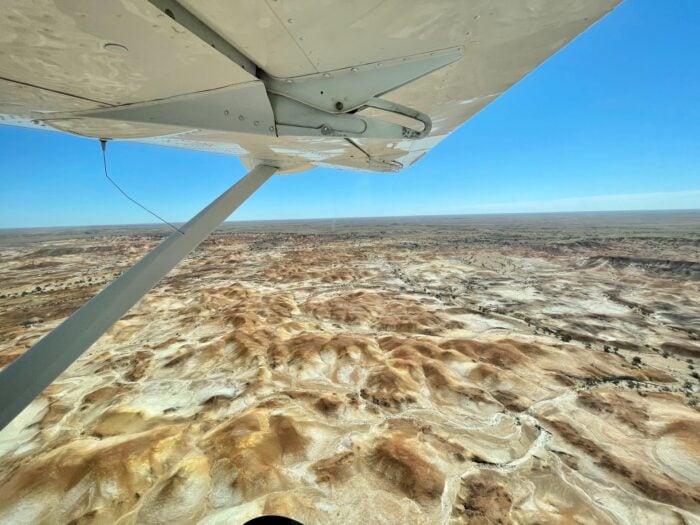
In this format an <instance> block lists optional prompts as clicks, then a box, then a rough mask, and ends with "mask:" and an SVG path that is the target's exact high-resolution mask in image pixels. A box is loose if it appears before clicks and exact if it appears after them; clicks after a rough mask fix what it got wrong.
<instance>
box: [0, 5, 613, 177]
mask: <svg viewBox="0 0 700 525" xmlns="http://www.w3.org/2000/svg"><path fill="white" fill-rule="evenodd" d="M618 1H619V0H585V1H582V0H532V1H522V0H499V1H496V2H494V1H490V0H472V1H465V0H441V1H418V0H415V1H414V0H410V1H407V0H342V1H341V0H324V1H320V2H319V1H315V0H313V1H312V0H296V1H291V0H278V1H273V0H265V1H263V0H245V1H243V0H239V1H230V2H229V1H224V0H181V1H179V5H181V6H182V7H183V8H184V9H186V10H188V11H189V12H190V13H192V15H194V16H195V17H196V20H197V21H198V23H199V22H201V23H202V24H204V25H205V26H206V27H207V28H208V29H210V30H211V31H213V32H215V33H216V35H218V36H219V37H221V38H222V39H224V40H225V41H226V43H227V44H230V46H232V48H233V49H235V50H237V51H238V52H240V53H241V54H242V55H244V56H245V57H246V58H247V59H248V60H249V61H250V62H251V63H252V64H254V67H253V68H251V67H243V66H240V65H238V64H235V63H234V62H232V61H231V60H229V59H227V57H226V56H224V55H223V54H222V52H221V50H220V49H216V47H215V46H213V45H212V44H211V43H210V42H209V43H208V42H206V41H205V40H202V38H200V37H199V36H198V35H197V34H195V33H193V32H192V31H190V30H189V29H188V26H187V24H185V25H184V26H183V23H182V21H178V20H177V16H175V18H173V17H172V16H169V15H171V14H172V13H170V12H167V13H166V12H164V10H163V9H159V8H158V7H157V6H156V5H154V4H156V3H157V2H148V1H146V0H121V1H114V2H92V1H88V0H61V1H59V0H37V1H34V2H26V1H24V0H7V1H5V2H4V16H3V18H2V19H0V34H1V35H3V36H2V38H1V39H0V49H2V54H0V123H4V124H11V125H19V126H27V127H39V128H56V129H60V130H64V131H68V132H71V133H76V134H79V135H84V136H89V137H108V138H116V139H121V140H135V141H139V142H146V143H152V144H160V145H165V146H174V147H181V148H189V149H196V150H205V151H214V152H221V153H229V154H234V155H237V156H239V157H240V158H241V160H242V161H243V162H244V163H245V164H248V165H252V164H254V163H255V162H259V161H261V160H263V161H265V162H268V163H274V164H276V165H278V166H280V167H282V168H283V169H285V170H287V171H294V170H298V169H307V168H309V167H313V166H333V167H342V168H350V169H362V170H374V171H397V170H399V169H401V168H402V167H406V166H409V165H410V164H412V163H413V162H415V161H416V160H418V159H419V158H420V157H421V156H422V155H423V154H425V153H426V152H427V151H428V150H430V149H431V148H432V147H433V146H435V145H436V144H437V143H439V142H440V141H441V140H442V139H443V138H445V137H446V136H447V135H448V134H449V133H450V132H452V131H453V130H454V129H456V128H457V127H458V126H460V125H461V124H462V123H464V122H465V121H466V120H468V119H469V118H470V117H471V116H473V115H474V114H475V113H477V112H478V111H479V110H481V109H482V108H483V107H484V106H486V105H487V104H489V103H490V102H492V101H493V100H494V99H495V98H497V97H498V96H499V95H500V94H501V93H503V92H504V91H505V90H507V89H508V88H509V87H510V86H512V85H513V84H514V83H515V82H517V81H518V80H519V79H521V78H522V77H523V76H524V75H526V74H527V73H528V72H530V71H531V70H533V69H534V68H535V67H536V66H537V65H539V64H540V63H541V62H542V61H544V60H545V59H546V58H548V57H549V56H551V55H552V54H553V53H555V52H556V51H557V50H558V49H560V48H561V47H562V46H564V45H565V44H566V43H567V42H569V41H570V40H571V39H572V38H574V37H575V36H577V35H578V34H580V33H581V32H583V31H584V30H585V29H586V28H587V27H589V26H590V25H591V24H593V23H594V22H595V21H596V20H598V19H599V18H601V17H602V16H603V15H605V14H606V13H607V12H608V11H610V10H611V9H612V8H613V7H614V6H615V5H616V4H617V3H618ZM450 49H459V50H460V56H461V58H459V60H456V61H453V62H451V63H449V64H447V65H444V67H443V66H442V65H441V66H440V67H439V68H437V69H436V70H434V71H431V72H429V73H427V74H424V75H423V76H420V77H419V78H417V79H416V80H412V81H410V82H407V83H404V84H402V85H400V87H397V88H395V89H391V90H389V91H388V92H384V93H382V94H381V95H382V99H383V100H384V101H388V102H389V103H393V104H396V105H400V107H409V108H414V109H415V111H416V112H420V113H422V114H425V115H428V116H429V118H430V120H431V121H432V128H431V129H430V130H429V133H427V136H420V135H417V136H418V137H419V138H415V137H413V138H411V137H406V138H402V137H397V138H394V137H390V138H381V133H380V138H375V137H367V138H365V136H362V135H361V134H360V135H357V136H355V137H352V138H348V136H294V134H293V133H291V132H290V133H288V134H286V135H282V134H281V133H279V129H278V130H277V131H275V129H274V125H270V126H268V125H267V122H268V119H269V117H270V116H271V115H272V114H271V113H270V112H269V111H268V112H267V113H264V112H261V113H260V114H261V116H260V117H257V116H256V117H254V118H251V119H249V120H248V121H244V118H243V117H244V115H243V112H242V110H241V114H240V115H236V114H237V113H238V109H239V107H241V108H249V107H253V106H254V105H255V102H251V101H252V100H253V99H255V97H258V98H260V96H261V95H260V93H262V94H263V95H262V97H263V98H264V97H265V94H266V93H269V92H270V89H269V85H270V84H266V86H268V91H267V92H266V91H265V87H264V86H263V83H262V82H261V78H260V77H261V72H264V74H265V75H268V76H269V77H270V78H274V79H278V80H276V82H279V83H280V85H281V86H282V87H284V82H289V83H290V84H292V83H293V82H296V81H297V80H299V79H301V80H306V79H311V80H313V81H314V82H316V80H314V79H315V78H316V77H318V80H322V78H324V77H332V76H336V77H338V76H339V73H338V72H348V73H347V74H348V75H350V74H351V73H349V72H350V71H360V72H362V71H364V70H365V69H368V68H376V69H377V70H379V69H381V68H383V67H385V65H386V64H396V63H397V62H400V61H402V60H403V61H406V60H408V61H410V60H414V59H413V58H412V57H422V56H428V55H430V54H433V53H435V52H443V51H441V50H450ZM446 62H447V61H446ZM363 68H364V69H363ZM387 74H388V73H387ZM348 78H349V77H348ZM308 85H310V86H314V85H317V84H314V83H313V82H311V83H309V84H308ZM227 90H228V91H227ZM229 91H230V92H235V94H236V95H235V96H236V97H238V98H236V99H235V100H236V101H237V102H236V104H238V106H236V104H234V107H233V109H232V114H231V119H236V118H240V122H236V124H241V123H248V124H249V125H250V126H253V124H254V123H257V124H255V126H259V127H260V129H262V131H258V130H257V129H253V128H252V127H251V128H250V129H248V128H245V127H241V126H238V127H235V126H231V127H230V128H231V129H226V128H227V125H226V124H225V123H224V124H223V125H220V126H216V125H211V126H210V125H208V121H207V119H206V118H205V117H203V116H202V115H204V114H203V113H201V114H200V115H199V117H200V118H194V117H196V115H193V116H192V118H190V119H189V120H187V119H185V120H182V119H181V120H177V119H173V118H165V119H163V118H160V119H159V118H157V117H156V118H155V120H154V117H151V116H147V117H145V118H141V119H140V120H137V121H135V120H134V119H133V118H130V117H129V116H128V113H127V112H124V111H122V110H123V108H125V107H134V105H136V106H135V107H136V108H137V109H138V108H139V107H141V106H140V105H144V104H145V105H147V106H148V107H149V108H152V107H153V104H154V102H156V101H166V102H167V103H168V104H171V106H162V105H161V106H158V107H159V108H160V112H161V114H164V115H170V114H171V113H173V112H172V111H170V108H171V107H173V108H175V109H176V110H177V108H181V107H186V106H187V101H188V100H190V99H191V98H192V97H194V98H195V99H199V98H201V97H202V96H206V97H207V100H211V98H212V97H211V96H210V94H211V93H217V94H219V95H217V96H219V99H221V97H225V96H227V93H228V92H229ZM322 93H323V91H321V94H322ZM316 95H317V97H318V93H316ZM246 97H247V98H246ZM251 97H252V98H251ZM347 98H348V97H346V98H345V100H347ZM350 98H352V97H350ZM265 100H266V101H267V99H265ZM273 102H274V100H273ZM321 103H322V102H321ZM158 104H160V102H158ZM173 104H174V105H173ZM266 104H267V102H266ZM273 105H274V104H273ZM115 109H116V110H119V111H116V112H115V111H114V110H115ZM151 111H152V110H151ZM275 111H277V108H276V107H275ZM280 111H281V110H280ZM314 111H315V110H314ZM132 113H133V111H132ZM105 115H106V116H107V118H105ZM115 115H116V116H115ZM122 115H124V118H122ZM148 115H150V113H149V114H148ZM226 115H228V110H226ZM346 117H347V118H348V119H352V118H354V119H356V120H357V117H361V118H369V119H370V120H372V119H375V117H376V118H377V119H381V122H382V123H383V122H384V121H386V122H388V123H392V122H393V123H396V124H401V125H406V126H410V124H407V123H406V120H407V119H406V118H405V117H404V116H402V115H400V114H396V113H387V112H386V111H382V109H378V108H376V107H369V106H363V107H359V108H357V109H354V110H353V112H352V114H348V115H346ZM272 124H275V123H274V122H273V123H272ZM382 125H384V124H382ZM387 125H389V124H387ZM210 128H214V129H210ZM263 128H264V129H263ZM268 130H269V131H268ZM386 136H389V135H386Z"/></svg>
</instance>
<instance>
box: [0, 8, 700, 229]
mask: <svg viewBox="0 0 700 525" xmlns="http://www.w3.org/2000/svg"><path fill="white" fill-rule="evenodd" d="M699 28H700V0H673V1H667V2H661V1H659V0H626V1H624V2H623V3H622V5H621V6H620V7H618V8H617V9H616V10H615V11H614V12H613V13H612V14H610V15H609V16H608V17H607V18H605V19H604V20H602V21H601V22H599V23H598V24H596V25H595V26H594V27H593V28H591V29H590V30H589V31H588V32H586V33H584V34H583V35H582V36H580V37H579V38H577V39H576V40H575V41H574V42H572V43H571V44H570V45H569V46H568V47H566V48H565V49H564V50H562V51H561V52H559V53H558V54H557V55H555V56H554V57H552V58H551V59H550V60H548V61H547V62H546V63H545V64H544V65H542V66H541V67H540V68H538V69H536V70H535V71H534V72H533V73H531V74H530V75H529V76H527V77H526V78H525V79H523V80H522V81H521V82H520V83H518V84H516V86H515V87H513V88H512V89H511V90H510V91H508V92H507V93H506V94H504V95H503V96H502V97H500V98H499V99H497V100H496V101H495V102H493V103H492V104H491V105H490V106H488V107H487V108H486V109H485V110H484V111H482V112H481V113H479V114H478V115H477V116H476V117H474V118H473V119H472V120H470V121H469V122H467V123H466V124H465V125H464V126H463V127H462V128H460V129H459V130H457V131H456V132H454V133H453V134H452V135H450V136H449V137H448V138H447V139H446V140H445V141H443V142H442V143H441V144H440V145H439V146H437V147H436V148H435V149H434V150H432V151H431V152H430V153H429V154H428V155H426V156H425V157H424V158H423V159H422V160H421V161H420V162H419V163H418V164H417V165H415V166H414V167H411V168H409V169H407V170H405V171H402V172H401V173H399V174H398V175H385V174H371V173H368V174H365V173H357V172H351V171H341V170H329V169H318V170H314V171H311V172H308V173H304V174H295V175H286V176H278V177H275V178H273V179H272V180H271V181H270V182H268V183H267V184H266V185H265V186H263V188H262V189H261V190H260V191H259V192H258V193H257V194H255V195H254V196H253V197H252V198H251V199H250V200H249V201H248V202H247V203H246V204H244V205H243V206H242V207H241V208H240V209H239V211H238V212H236V213H235V214H234V215H233V216H232V219H245V220H250V219H284V218H306V217H329V218H339V217H350V216H381V215H423V214H455V213H491V212H519V211H523V212H535V211H583V210H614V209H672V208H675V209H689V208H700V100H699V98H700V29H699ZM109 161H110V165H111V173H112V175H113V176H114V178H115V179H117V180H118V181H119V182H120V184H121V185H122V186H123V187H124V188H125V189H126V190H127V191H128V192H130V193H131V194H132V195H133V196H134V197H136V198H137V199H139V200H140V201H141V202H143V203H144V204H146V205H147V206H149V207H151V208H152V209H153V210H154V211H156V212H157V213H159V214H160V215H162V216H164V217H165V218H166V219H168V220H170V221H185V220H187V219H189V218H190V217H191V216H192V215H194V214H195V213H196V212H197V211H198V210H199V209H201V208H202V207H203V206H205V205H206V204H207V203H208V202H209V201H210V200H212V199H213V198H215V197H216V196H217V195H218V194H219V193H221V192H222V191H223V190H224V189H226V187H228V186H229V185H230V184H231V183H232V182H233V181H234V180H236V179H238V178H239V177H241V176H242V175H243V174H244V172H245V170H244V169H243V167H242V166H241V164H240V163H239V162H238V160H237V159H236V158H235V157H231V156H225V155H218V154H210V153H201V152H191V151H184V150H177V149H170V148H163V147H155V146H145V145H139V144H135V143H118V142H114V143H112V144H111V145H110V155H109ZM147 222H153V218H152V217H151V216H150V215H148V214H147V213H146V212H144V211H142V210H141V209H140V208H138V207H136V206H135V205H133V204H132V203H130V202H129V201H127V200H126V199H124V198H123V197H122V196H121V195H120V194H119V193H118V192H117V191H116V190H115V189H114V187H112V186H111V185H110V184H109V183H108V182H107V181H106V180H105V178H104V176H103V175H102V168H101V158H100V154H99V146H98V144H97V141H95V140H87V139H82V138H77V137H72V136H69V135H63V134H59V133H54V132H45V131H34V130H24V129H20V128H12V127H6V126H0V227H24V226H60V225H87V224H126V223H147Z"/></svg>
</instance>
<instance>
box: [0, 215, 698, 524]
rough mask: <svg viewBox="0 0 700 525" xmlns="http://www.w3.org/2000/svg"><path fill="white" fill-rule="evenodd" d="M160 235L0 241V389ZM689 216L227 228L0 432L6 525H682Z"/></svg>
mask: <svg viewBox="0 0 700 525" xmlns="http://www.w3.org/2000/svg"><path fill="white" fill-rule="evenodd" d="M167 233H168V232H167V231H166V230H165V229H163V228H160V227H153V226H148V227H119V228H117V227H115V228H109V227H94V228H73V229H64V230H48V229H47V230H23V231H4V232H0V367H4V366H7V365H8V364H9V363H11V362H12V361H13V360H14V359H15V358H16V357H17V356H19V355H21V354H22V352H24V351H25V350H26V349H27V348H29V347H30V346H31V345H32V344H33V343H34V342H35V341H37V340H38V339H39V338H40V337H41V336H42V335H43V334H45V333H46V332H48V331H49V330H51V329H52V328H53V327H55V326H56V325H57V324H58V323H59V322H60V321H61V320H62V319H64V318H65V317H67V316H68V315H70V313H71V312H72V311H74V310H75V309H77V308H78V307H79V306H80V305H81V304H82V303H83V302H84V301H86V300H87V299H89V298H90V297H91V296H92V295H94V294H95V293H96V292H98V291H99V290H100V289H101V288H102V287H104V286H105V285H106V284H107V283H109V282H110V281H111V280H113V279H114V278H115V276H118V275H119V274H120V273H121V272H123V271H124V270H125V269H127V268H128V267H129V266H130V265H131V264H133V263H134V262H135V261H136V260H138V258H140V257H141V256H142V255H144V254H145V253H146V252H147V251H148V250H149V249H150V248H152V247H153V246H155V245H156V244H157V243H158V242H159V241H160V240H161V239H162V238H163V237H164V236H165V235H167ZM699 372H700V212H667V213H661V212H658V213H596V214H549V215H532V216H527V215H510V216H481V217H479V216H470V217H441V218H435V217H431V218H425V217H417V218H400V219H399V218H397V219H361V220H360V219H352V220H350V219H348V220H337V221H298V222H270V223H266V222H260V223H230V224H226V225H225V226H224V227H222V228H221V229H220V230H218V231H217V232H216V233H215V234H214V235H213V236H211V237H210V238H209V240H207V241H206V242H205V243H204V244H203V245H202V246H200V247H199V248H198V249H197V250H196V251H195V252H193V254H192V255H191V256H190V257H188V258H187V259H186V260H185V261H184V262H183V263H182V264H180V265H179V266H178V267H177V268H176V269H175V270H174V271H173V272H171V273H170V274H169V275H168V276H167V277H166V278H165V279H164V280H163V281H162V282H161V283H160V285H159V286H158V287H157V288H155V289H154V290H152V291H151V293H149V294H148V295H147V296H146V297H145V298H144V299H143V300H142V301H141V302H140V303H139V304H138V305H137V306H135V307H134V308H133V309H132V310H131V311H130V312H129V313H128V314H127V315H126V316H125V317H124V318H123V319H122V320H121V321H119V322H118V323H117V324H116V325H115V326H114V327H113V328H112V329H111V330H110V331H109V332H108V334H106V335H105V336H103V337H102V338H101V339H100V340H99V341H98V342H97V343H96V344H95V345H94V346H93V347H92V348H91V349H90V350H89V351H88V352H86V353H85V354H84V355H83V356H82V358H81V359H79V360H78V361H77V362H76V363H75V364H74V365H73V366H72V367H71V368H69V369H68V370H67V371H66V372H65V373H64V374H62V375H61V376H60V378H59V379H58V380H57V381H55V382H54V383H53V384H52V385H51V386H50V387H49V388H47V389H46V391H45V392H44V393H43V394H42V395H41V396H40V397H39V398H37V399H36V401H35V402H34V403H33V404H32V405H30V406H29V407H28V408H27V409H26V410H25V411H24V412H23V413H22V414H21V415H20V416H19V417H17V418H16V419H15V420H14V421H13V422H12V423H11V424H10V425H9V426H8V427H7V428H5V429H4V430H3V431H2V432H0V523H12V524H24V523H32V524H37V523H46V524H49V523H70V524H76V525H77V524H88V523H90V524H92V523H99V524H103V523H104V524H112V523H118V524H121V525H126V524H135V523H148V524H155V523H167V524H171V525H174V524H180V523H201V524H238V523H244V522H245V521H246V520H249V519H252V518H254V517H255V516H258V515H260V514H281V515H286V516H289V517H292V518H295V519H297V520H299V521H301V522H303V523H305V524H316V523H318V524H322V523H338V524H340V523H348V524H374V523H386V524H389V523H406V524H409V523H410V524H434V523H442V524H458V523H472V524H492V523H498V524H514V523H523V524H535V523H537V524H574V523H577V524H593V523H596V524H597V523H605V524H618V523H621V524H644V523H648V524H654V525H659V524H669V525H670V524H700V412H699V407H698V398H699V397H700V380H699V377H700V376H698V373H699Z"/></svg>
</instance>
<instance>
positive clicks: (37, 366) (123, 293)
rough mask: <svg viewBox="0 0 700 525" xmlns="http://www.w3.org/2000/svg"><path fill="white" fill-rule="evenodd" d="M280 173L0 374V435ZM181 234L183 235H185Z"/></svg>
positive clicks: (175, 239) (222, 205) (249, 185)
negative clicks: (169, 273)
mask: <svg viewBox="0 0 700 525" xmlns="http://www.w3.org/2000/svg"><path fill="white" fill-rule="evenodd" d="M276 171H277V168H276V167H274V166H267V165H259V166H257V167H256V168H254V169H253V170H251V171H250V173H248V174H247V175H246V176H245V177H243V178H242V179H241V180H239V181H238V182H237V183H236V184H234V185H233V186H232V187H231V188H229V189H228V190H227V191H226V192H224V193H223V194H222V195H221V196H220V197H218V198H217V199H216V200H214V201H213V202H212V203H211V204H209V206H207V207H206V208H204V209H203V210H202V211H201V212H199V213H198V214H197V215H196V216H195V217H194V218H193V219H191V220H190V221H189V222H188V223H187V224H185V225H184V226H183V227H182V228H180V231H176V232H173V233H172V234H171V235H170V236H169V237H168V238H167V239H165V240H164V241H163V242H162V243H160V244H159V245H158V246H157V247H156V248H155V249H153V250H152V251H151V252H150V253H149V254H148V255H146V256H145V257H144V258H143V259H141V260H140V261H139V262H137V263H136V264H135V265H134V266H132V267H131V268H130V269H129V270H127V271H126V272H125V273H123V274H122V275H121V276H120V277H119V278H117V279H116V280H115V281H114V282H112V283H111V284H110V285H109V286H107V288H105V289H104V290H102V291H101V292H100V293H98V294H97V295H96V296H95V297H93V298H92V299H91V300H90V301H88V302H87V303H85V304H84V305H83V306H82V307H81V308H80V309H79V310H78V311H76V312H75V313H74V314H73V315H71V316H70V317H69V318H68V319H66V320H65V321H63V322H62V323H61V324H60V325H59V326H57V327H56V328H54V329H53V330H52V331H51V332H49V333H48V334H47V335H46V336H44V337H43V338H42V339H41V340H40V341H39V342H38V343H36V344H35V345H34V346H32V347H31V348H30V349H29V350H27V351H26V352H25V353H24V354H22V355H21V356H20V357H19V358H17V359H16V360H15V361H13V362H12V363H11V364H10V365H9V366H7V368H5V369H4V370H3V371H2V372H0V429H2V428H4V427H5V426H6V425H7V424H8V423H9V422H10V421H12V420H13V419H14V418H15V416H17V415H18V414H19V413H20V412H21V411H22V410H23V409H24V408H25V407H26V406H28V405H29V404H30V403H31V402H32V401H33V400H34V398H36V396H38V395H39V394H40V393H41V392H42V391H43V390H44V388H46V387H47V386H49V385H50V384H51V383H52V382H53V380H54V379H56V378H57V377H58V376H59V375H60V374H61V372H63V371H64V370H65V369H66V368H68V367H69V366H70V365H71V364H72V363H73V362H74V361H75V360H76V359H78V358H79V357H80V356H81V355H82V353H83V352H85V350H87V349H88V348H89V347H90V346H91V345H92V344H93V343H94V342H95V341H97V339H99V337H100V336H101V335H102V334H104V333H105V332H106V331H107V330H108V329H109V328H110V327H111V326H112V325H113V324H114V323H115V322H117V321H118V320H119V319H120V318H121V317H122V316H123V315H124V314H125V313H126V312H127V311H128V310H129V309H130V308H131V307H132V306H133V305H134V304H136V303H137V302H138V300H139V299H141V297H143V296H144V295H145V294H146V293H147V292H148V291H149V290H150V289H151V288H153V287H154V286H155V285H156V284H157V283H158V281H160V280H161V279H162V278H163V277H164V276H165V275H166V274H167V273H168V272H169V271H170V270H171V269H172V268H173V267H175V265H176V264H177V263H179V262H180V261H181V260H182V259H184V258H185V257H186V256H187V254H189V253H190V252H191V251H192V250H194V249H195V248H196V247H197V246H198V245H199V244H200V243H201V242H202V241H203V240H204V239H206V238H207V237H208V236H209V234H210V233H211V232H212V231H214V230H215V229H216V227H217V226H219V224H221V223H222V222H223V221H224V220H226V218H227V217H228V216H229V215H230V214H231V213H232V212H233V211H234V210H235V209H236V208H238V207H239V206H240V205H241V204H242V203H243V202H244V201H245V200H246V199H247V198H248V197H250V196H251V195H252V194H253V193H254V192H255V191H256V190H257V189H258V188H259V187H260V186H261V185H262V184H263V183H264V182H265V181H266V180H267V179H269V178H270V177H271V176H272V175H273V174H274V173H275V172H276ZM181 232H182V233H181Z"/></svg>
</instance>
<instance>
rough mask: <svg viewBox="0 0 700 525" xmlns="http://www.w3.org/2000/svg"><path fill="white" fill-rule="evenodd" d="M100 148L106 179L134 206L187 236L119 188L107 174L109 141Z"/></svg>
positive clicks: (102, 140)
mask: <svg viewBox="0 0 700 525" xmlns="http://www.w3.org/2000/svg"><path fill="white" fill-rule="evenodd" d="M100 146H101V147H102V165H103V166H104V169H105V177H107V180H108V181H109V182H111V183H112V184H113V185H114V187H115V188H117V189H118V190H119V191H120V192H121V194H122V195H124V197H126V198H127V199H129V200H130V201H131V202H133V203H134V204H136V205H137V206H138V207H139V208H141V209H143V210H145V211H147V212H148V213H150V214H151V215H153V216H154V217H155V218H156V219H158V220H159V221H161V222H162V223H164V224H167V225H168V226H170V227H171V228H172V229H173V230H175V231H176V232H179V233H180V234H182V235H185V232H183V231H182V230H181V229H180V228H178V227H177V226H174V225H172V224H170V223H169V222H168V221H166V220H165V219H164V218H163V217H161V216H160V215H158V214H157V213H155V212H152V211H151V210H149V209H148V208H146V207H145V206H144V205H143V204H141V203H140V202H138V201H137V200H136V199H134V198H132V197H130V196H129V194H128V193H127V192H125V191H124V190H123V189H121V187H120V186H119V184H117V183H116V181H115V180H114V179H113V178H112V177H110V176H109V173H107V140H106V139H100Z"/></svg>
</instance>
